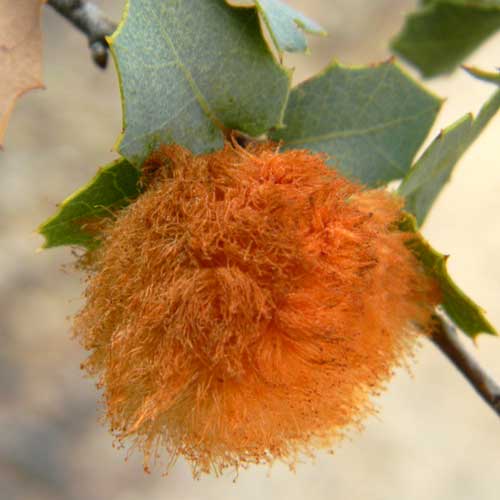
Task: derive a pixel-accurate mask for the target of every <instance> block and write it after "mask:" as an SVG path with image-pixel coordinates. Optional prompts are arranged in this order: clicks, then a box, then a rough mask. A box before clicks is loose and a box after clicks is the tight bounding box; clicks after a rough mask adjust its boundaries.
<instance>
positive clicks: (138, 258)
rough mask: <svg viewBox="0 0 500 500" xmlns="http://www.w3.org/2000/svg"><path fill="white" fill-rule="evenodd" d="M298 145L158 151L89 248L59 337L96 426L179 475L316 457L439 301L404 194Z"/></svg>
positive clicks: (365, 407) (354, 419)
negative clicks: (350, 174)
mask: <svg viewBox="0 0 500 500" xmlns="http://www.w3.org/2000/svg"><path fill="white" fill-rule="evenodd" d="M324 160H325V158H324V157H323V156H322V155H317V154H312V153H310V152H308V151H299V150H295V151H286V152H279V149H278V146H277V145H276V144H271V143H265V144H259V145H258V144H250V145H249V146H248V147H247V148H245V149H244V148H242V147H240V146H238V145H232V144H226V146H225V148H224V149H223V150H221V151H217V152H215V153H211V154H205V155H200V156H194V155H192V154H191V153H190V152H189V151H187V150H185V149H183V148H181V147H180V146H176V145H173V146H162V147H160V148H159V149H158V150H157V151H156V152H154V153H153V154H152V155H151V156H150V158H149V159H148V160H147V161H146V163H145V164H144V166H143V171H144V176H143V183H144V188H145V189H144V193H143V194H142V195H141V196H140V197H139V198H138V199H137V200H136V201H135V202H134V203H132V204H131V205H129V206H128V207H126V208H124V209H122V210H121V211H119V212H118V213H117V217H116V220H114V222H113V223H112V224H110V225H109V226H108V227H106V228H104V229H103V231H102V244H101V245H100V247H99V248H98V249H97V250H94V251H93V253H92V254H91V255H90V256H87V259H86V266H87V272H88V284H87V289H86V292H85V296H86V303H85V305H84V307H83V309H82V310H81V311H80V313H79V314H78V315H77V317H76V318H75V321H74V334H75V336H76V337H77V338H78V339H79V340H80V342H81V343H82V344H83V346H84V347H85V349H87V350H88V351H89V352H90V355H89V357H88V359H87V360H86V361H85V363H84V365H83V366H84V369H85V370H86V371H87V372H88V373H89V374H90V375H92V376H96V377H98V380H99V383H98V384H99V386H100V387H101V388H102V391H103V398H104V404H105V408H106V419H107V422H108V424H109V426H110V428H111V430H112V432H113V433H114V434H115V435H116V436H117V438H118V440H119V441H120V442H121V441H132V443H133V448H135V449H139V450H141V451H142V452H143V453H144V460H145V468H146V469H148V468H149V465H150V463H151V462H156V461H157V460H158V459H159V456H161V452H162V450H163V451H166V452H167V456H168V457H169V462H168V463H167V465H166V467H167V470H168V468H169V466H170V465H171V464H172V463H173V462H174V461H175V460H176V458H177V457H179V456H183V457H184V458H185V459H186V460H187V461H188V462H189V463H190V464H191V466H192V468H193V473H194V474H195V475H198V474H200V473H204V472H210V471H215V472H216V473H220V472H221V471H222V470H224V469H225V468H226V467H234V468H238V467H245V466H247V465H249V464H252V463H271V462H273V461H275V460H282V461H285V462H287V463H289V464H290V465H291V466H293V465H294V463H295V462H296V460H297V458H298V456H299V454H301V453H306V454H311V453H312V451H313V450H314V449H315V448H317V447H331V446H333V445H334V444H335V442H336V441H338V440H339V439H341V438H342V437H343V436H345V435H346V433H349V432H350V430H352V429H356V428H360V425H361V422H362V420H363V419H364V418H365V417H366V416H367V415H369V414H371V413H372V412H373V411H374V407H373V403H372V402H371V399H372V397H373V396H375V395H377V394H378V393H379V392H380V391H381V390H383V389H384V387H385V385H386V383H387V381H388V380H389V379H390V377H391V375H392V374H393V371H394V369H395V367H397V366H400V365H402V364H405V363H406V361H407V360H408V358H409V356H411V355H412V352H413V349H414V346H415V343H416V339H417V337H418V336H419V335H420V334H422V333H425V332H426V331H427V330H428V329H429V326H428V325H429V322H430V318H431V314H432V311H433V309H434V307H435V305H436V304H437V303H438V301H439V291H438V289H437V285H436V284H435V283H434V281H433V280H432V278H430V277H429V276H428V275H427V274H426V273H425V271H424V270H423V268H422V266H421V265H420V263H419V262H418V260H417V259H416V258H415V257H414V255H413V254H412V253H411V251H410V250H409V249H408V248H407V246H406V243H407V241H408V239H409V238H411V237H412V235H411V234H409V233H405V232H401V231H399V230H398V221H400V219H401V217H402V212H401V209H402V200H401V199H399V198H397V197H396V196H394V195H393V194H390V193H388V192H386V191H383V190H365V189H363V187H362V186H360V185H358V184H356V183H354V182H351V181H349V180H347V179H346V178H344V177H343V176H341V175H340V174H339V173H338V172H336V171H334V170H331V169H330V168H329V167H327V165H326V164H325V161H324Z"/></svg>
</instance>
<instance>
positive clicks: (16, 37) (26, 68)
mask: <svg viewBox="0 0 500 500" xmlns="http://www.w3.org/2000/svg"><path fill="white" fill-rule="evenodd" d="M43 3H44V0H17V1H15V2H13V1H12V0H0V75H1V81H0V148H1V147H2V143H3V138H4V135H5V130H6V128H7V123H8V121H9V117H10V114H11V112H12V109H13V108H14V104H15V102H16V99H17V98H19V97H20V96H21V95H23V94H24V93H26V92H28V91H29V90H33V89H39V88H43V83H42V31H41V26H40V10H41V6H42V4H43Z"/></svg>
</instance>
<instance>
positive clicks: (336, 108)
mask: <svg viewBox="0 0 500 500" xmlns="http://www.w3.org/2000/svg"><path fill="white" fill-rule="evenodd" d="M440 105H441V101H440V99H438V98H437V97H435V96H434V95H432V94H430V93H429V92H427V91H426V90H424V89H423V88H422V87H421V86H420V85H418V84H417V83H416V82H415V81H414V80H412V79H411V78H410V77H409V76H408V75H407V74H406V73H405V72H403V71H402V70H401V69H400V68H399V66H397V65H396V64H394V62H393V61H388V62H386V63H383V64H380V65H378V66H369V67H355V68H349V67H345V66H341V65H339V64H333V65H331V66H330V67H328V68H327V69H326V70H325V71H324V72H323V73H321V74H319V75H318V76H316V77H314V78H312V79H310V80H308V81H306V82H304V83H302V84H301V85H299V86H298V87H296V88H294V89H293V90H292V92H291V94H290V99H289V102H288V106H287V109H286V113H285V126H286V128H283V129H280V130H276V131H274V132H273V133H272V134H271V137H272V138H273V139H275V140H282V141H283V142H284V147H285V148H304V149H310V150H312V151H315V152H325V153H327V154H328V155H329V156H330V158H329V162H330V163H331V164H332V165H334V166H335V167H336V168H338V169H339V170H340V171H342V172H343V173H344V174H345V175H347V176H349V177H351V178H355V179H358V180H360V181H361V182H363V183H365V184H368V185H372V186H373V185H381V184H384V183H387V182H388V181H391V180H393V179H401V178H402V177H404V176H405V175H406V173H407V171H408V170H409V168H410V166H411V163H412V160H413V157H414V155H415V153H416V151H417V150H418V148H419V147H420V146H421V144H422V142H423V140H424V139H425V137H426V136H427V134H428V132H429V129H430V127H431V126H432V123H433V122H434V119H435V117H436V114H437V112H438V110H439V108H440Z"/></svg>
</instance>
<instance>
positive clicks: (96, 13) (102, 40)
mask: <svg viewBox="0 0 500 500" xmlns="http://www.w3.org/2000/svg"><path fill="white" fill-rule="evenodd" d="M47 3H48V4H49V5H50V6H51V7H53V8H54V9H55V10H56V11H57V12H58V13H59V14H61V15H62V16H63V17H65V18H66V19H67V20H68V21H69V22H70V23H71V24H73V26H75V27H76V28H78V29H79V30H80V31H81V32H82V33H84V34H85V35H86V36H87V39H88V41H89V48H90V53H91V55H92V59H93V60H94V62H95V63H96V64H97V65H98V66H99V67H100V68H105V67H106V65H107V63H108V49H109V46H108V42H107V41H106V37H107V36H109V35H111V34H112V33H113V32H114V31H115V29H116V26H117V25H116V23H114V22H113V21H111V20H109V19H108V18H107V17H106V15H105V14H104V13H103V12H102V10H101V9H100V8H99V7H98V6H97V5H95V4H94V3H92V2H89V1H87V0H48V2H47Z"/></svg>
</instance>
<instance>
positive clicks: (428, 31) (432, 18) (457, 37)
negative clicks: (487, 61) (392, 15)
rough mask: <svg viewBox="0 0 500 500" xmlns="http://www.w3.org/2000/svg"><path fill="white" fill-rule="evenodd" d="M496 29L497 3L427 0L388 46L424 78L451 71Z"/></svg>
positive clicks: (499, 12) (499, 10) (499, 7)
mask: <svg viewBox="0 0 500 500" xmlns="http://www.w3.org/2000/svg"><path fill="white" fill-rule="evenodd" d="M498 29H500V2H498V1H492V0H489V1H488V0H486V1H485V0H476V1H469V0H428V1H426V2H424V5H423V6H422V7H420V8H419V9H418V10H417V11H416V12H414V13H412V14H410V15H409V16H408V17H407V19H406V23H405V26H404V28H403V30H402V31H401V33H399V35H398V36H397V37H396V38H395V39H394V40H393V41H392V44H391V45H392V49H393V50H394V51H395V52H396V53H398V54H399V55H401V56H402V57H403V58H405V59H406V60H408V61H409V62H410V63H412V64H414V65H415V66H417V68H418V69H419V70H420V71H421V73H422V74H423V75H424V76H425V77H432V76H436V75H439V74H441V73H447V72H450V71H453V70H454V69H455V68H456V67H457V65H458V64H460V63H461V62H462V61H463V60H464V59H465V58H466V57H467V56H468V55H469V54H471V53H472V52H473V51H474V50H475V49H476V48H477V47H479V45H480V44H481V43H483V42H484V41H485V40H486V39H487V38H488V37H489V36H491V35H492V34H493V33H495V32H496V31H497V30H498Z"/></svg>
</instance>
